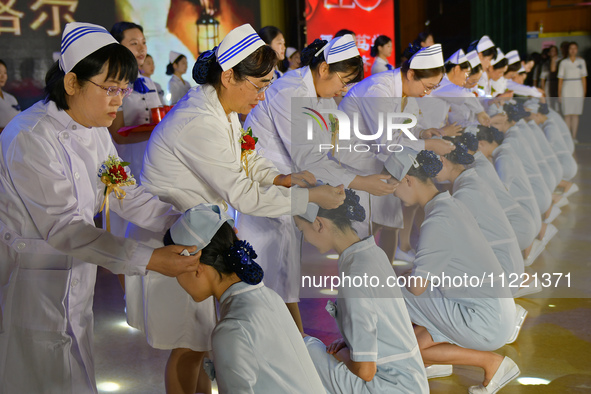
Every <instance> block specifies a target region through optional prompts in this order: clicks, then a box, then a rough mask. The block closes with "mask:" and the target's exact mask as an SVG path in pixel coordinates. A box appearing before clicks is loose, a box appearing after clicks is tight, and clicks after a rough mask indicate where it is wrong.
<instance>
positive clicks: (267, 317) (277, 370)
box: [165, 204, 324, 394]
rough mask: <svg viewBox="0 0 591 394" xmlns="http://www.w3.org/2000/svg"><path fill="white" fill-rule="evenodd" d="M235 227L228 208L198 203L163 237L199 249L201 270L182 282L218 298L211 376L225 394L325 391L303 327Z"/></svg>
mask: <svg viewBox="0 0 591 394" xmlns="http://www.w3.org/2000/svg"><path fill="white" fill-rule="evenodd" d="M233 225H234V220H232V218H231V217H230V216H228V215H227V214H226V213H225V212H224V210H223V208H221V207H219V206H217V205H213V204H200V205H198V206H197V207H195V208H192V209H190V210H188V211H187V212H185V214H184V215H183V216H182V217H181V218H180V219H179V220H178V221H177V222H176V223H175V224H174V225H173V226H172V227H171V229H170V232H169V233H167V234H166V237H165V243H180V244H184V243H185V242H190V243H191V244H195V245H197V247H198V249H200V250H201V257H200V259H199V262H200V264H199V266H198V269H197V272H194V273H191V274H190V275H179V277H178V283H179V284H180V285H181V286H182V287H183V289H184V290H185V291H186V292H187V293H188V294H190V296H191V297H192V299H193V300H194V301H196V302H200V301H203V300H206V299H208V298H210V297H212V296H214V297H215V298H216V299H217V300H218V301H219V303H220V318H219V322H218V323H217V324H216V327H215V329H214V331H213V335H212V344H213V367H212V366H211V363H210V362H208V363H207V364H206V366H205V367H206V370H207V371H208V374H209V375H210V377H211V378H214V377H215V379H216V380H217V384H218V390H219V392H220V393H221V394H233V393H241V394H242V393H245V394H246V393H250V394H255V393H256V394H275V393H293V394H301V393H323V392H324V389H323V388H322V382H321V381H320V378H319V377H318V373H317V372H316V370H315V369H314V364H313V363H312V360H311V359H310V355H309V354H308V352H307V351H306V346H305V345H304V341H303V340H302V336H301V334H300V332H299V330H298V328H297V327H296V325H295V324H294V322H293V319H292V318H291V316H290V315H289V312H288V311H287V308H286V307H285V304H284V303H283V301H282V300H281V298H280V297H279V296H278V295H277V294H276V293H275V292H274V291H273V290H271V289H269V288H268V287H266V286H265V285H264V284H263V282H262V281H261V280H262V279H263V274H264V272H263V270H262V269H261V267H260V266H259V265H258V264H257V263H256V261H255V259H256V258H257V254H256V252H255V251H254V249H253V248H252V247H251V246H250V244H249V243H248V242H246V241H240V240H238V238H237V237H236V234H235V233H234V230H233V229H232V226H233ZM244 233H245V234H246V237H247V238H248V232H247V230H246V229H245V230H244Z"/></svg>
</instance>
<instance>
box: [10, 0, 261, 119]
mask: <svg viewBox="0 0 591 394" xmlns="http://www.w3.org/2000/svg"><path fill="white" fill-rule="evenodd" d="M121 20H127V21H131V22H135V23H138V24H140V25H142V26H143V28H144V34H145V36H146V40H147V44H148V53H150V54H151V55H152V56H153V57H154V61H155V63H156V73H155V74H154V76H153V79H154V80H156V81H157V82H159V83H160V84H161V85H162V87H163V88H164V89H165V90H166V87H167V85H168V80H169V79H170V77H169V76H167V75H165V70H166V64H167V63H168V52H169V51H170V50H174V51H176V52H180V53H183V54H185V55H186V56H187V58H188V59H189V70H188V72H187V74H185V76H184V77H185V80H189V81H190V82H192V84H194V82H193V80H192V78H191V69H192V67H193V63H194V61H195V58H196V57H197V56H198V54H199V52H202V51H203V50H205V49H210V48H211V46H213V44H214V43H217V42H219V40H221V39H223V38H224V36H225V35H226V34H227V33H228V32H229V31H230V30H232V29H233V28H235V27H237V26H240V25H242V24H244V23H250V24H252V25H253V26H254V28H255V29H259V28H260V5H259V0H100V1H98V0H18V1H17V0H0V59H2V60H3V61H4V62H5V63H6V64H7V66H8V82H7V84H6V86H5V88H4V90H6V91H7V92H9V93H11V94H13V95H14V96H15V97H16V98H17V100H18V101H19V103H20V104H21V107H22V108H23V109H24V108H28V107H29V106H31V105H32V104H34V103H35V102H36V101H38V100H39V99H41V98H43V87H44V86H45V82H44V80H45V73H46V72H47V70H48V69H49V68H50V66H51V65H52V64H53V62H54V60H53V54H54V52H59V50H60V42H61V34H62V31H63V28H64V25H65V24H66V23H68V22H72V21H79V22H90V23H95V24H98V25H102V26H104V27H105V28H106V29H107V30H110V29H111V26H113V24H114V23H115V22H117V21H121ZM198 30H199V32H200V39H199V38H198Z"/></svg>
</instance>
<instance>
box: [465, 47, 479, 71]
mask: <svg viewBox="0 0 591 394" xmlns="http://www.w3.org/2000/svg"><path fill="white" fill-rule="evenodd" d="M466 60H467V61H468V62H470V66H471V67H472V68H475V67H476V66H478V65H479V64H480V57H478V52H477V51H472V52H468V54H467V55H466Z"/></svg>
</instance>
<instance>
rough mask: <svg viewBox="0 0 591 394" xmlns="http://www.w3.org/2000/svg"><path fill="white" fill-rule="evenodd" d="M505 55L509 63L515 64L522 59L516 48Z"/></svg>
mask: <svg viewBox="0 0 591 394" xmlns="http://www.w3.org/2000/svg"><path fill="white" fill-rule="evenodd" d="M505 57H506V58H507V62H508V64H513V63H517V62H519V61H521V58H520V57H519V52H517V51H516V50H515V49H514V50H512V51H509V52H507V54H506V55H505Z"/></svg>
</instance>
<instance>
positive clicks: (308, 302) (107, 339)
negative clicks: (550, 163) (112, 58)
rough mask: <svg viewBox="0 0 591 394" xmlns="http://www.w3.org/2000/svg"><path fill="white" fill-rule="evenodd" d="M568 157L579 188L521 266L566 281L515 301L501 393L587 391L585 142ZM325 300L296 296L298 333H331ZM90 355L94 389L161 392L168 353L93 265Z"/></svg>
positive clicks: (589, 262) (437, 388)
mask: <svg viewBox="0 0 591 394" xmlns="http://www.w3.org/2000/svg"><path fill="white" fill-rule="evenodd" d="M576 156H577V161H578V162H579V173H578V174H577V177H576V179H575V181H576V183H577V184H578V185H579V187H580V189H581V191H580V192H579V193H577V194H575V195H573V196H572V197H570V198H569V200H570V204H569V205H568V206H566V207H564V208H562V211H563V212H562V214H561V215H560V216H559V217H558V218H557V219H556V220H555V221H554V224H555V225H556V227H558V229H559V232H558V234H557V235H556V236H555V237H554V239H552V241H551V242H550V243H549V244H548V246H547V248H546V250H545V251H544V252H543V253H542V255H541V256H540V257H539V258H538V259H537V260H536V261H535V262H534V264H533V265H532V266H531V267H529V268H527V269H526V271H527V272H529V273H530V274H533V273H535V272H538V273H539V274H541V273H555V272H556V273H563V274H564V275H566V274H567V273H570V287H569V286H567V282H566V280H565V278H564V277H562V278H561V280H560V281H559V285H558V287H557V288H553V287H552V288H547V289H544V290H543V291H542V292H541V293H539V294H536V295H535V296H532V297H529V298H524V299H519V300H518V301H517V302H518V303H519V304H520V305H522V306H523V307H524V308H526V309H527V310H528V311H529V315H528V317H527V319H526V321H525V324H524V326H523V328H522V330H521V334H520V336H519V338H518V339H517V341H516V342H515V343H514V344H512V345H507V346H505V347H503V348H502V349H499V351H498V352H499V353H501V354H503V355H507V356H510V357H511V358H512V359H513V360H515V361H516V362H517V364H518V365H519V367H520V369H521V376H520V378H519V379H517V380H515V381H514V382H512V383H511V384H510V385H509V386H507V387H506V388H505V389H503V390H502V392H503V393H506V394H533V393H535V394H546V393H561V394H563V393H569V394H570V393H576V394H578V393H591V328H590V327H591V286H590V283H591V257H590V256H591V145H578V146H577V151H576ZM307 250H308V249H307ZM307 261H308V264H310V266H309V267H308V268H309V269H313V270H315V272H322V273H323V274H329V273H327V270H328V271H331V270H335V269H336V262H335V261H334V260H329V259H325V258H322V257H321V256H316V257H314V258H311V259H308V260H307ZM554 278H556V277H554ZM318 296H319V297H328V296H327V295H322V294H320V293H318ZM326 300H327V298H308V299H303V300H302V302H301V304H300V308H301V311H302V316H303V320H304V326H305V330H306V332H307V333H309V334H311V335H314V336H317V337H319V338H321V339H322V340H324V341H325V342H329V341H331V340H333V339H334V338H336V337H337V336H338V332H337V328H336V325H335V323H334V321H333V319H332V318H331V317H330V316H329V315H328V314H327V313H326V312H325V310H324V305H326ZM95 355H96V357H95V367H96V376H97V383H98V385H99V391H100V392H109V391H116V392H121V393H130V394H135V393H137V394H140V393H141V394H149V393H163V392H164V382H163V371H164V364H165V362H166V359H167V357H168V352H166V351H160V350H155V349H152V348H150V347H149V346H148V345H147V343H146V341H145V339H144V338H143V336H142V335H141V334H140V333H139V332H138V331H136V330H134V329H131V328H129V327H128V326H127V325H126V324H125V314H124V302H123V292H122V290H121V288H120V287H119V283H118V281H117V278H116V277H115V276H114V275H112V274H110V273H109V272H107V271H104V270H99V275H98V278H97V286H96V296H95ZM481 380H482V371H481V370H479V369H478V368H471V367H456V368H454V374H453V375H452V376H451V377H448V378H440V379H435V380H431V381H430V382H429V384H430V387H431V392H432V393H434V394H440V393H466V392H467V387H468V386H470V385H473V384H477V383H479V382H480V381H481ZM117 386H118V388H117ZM115 389H116V390H115Z"/></svg>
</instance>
